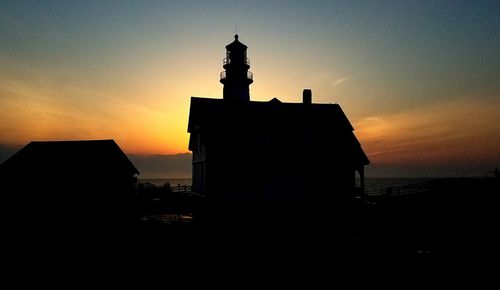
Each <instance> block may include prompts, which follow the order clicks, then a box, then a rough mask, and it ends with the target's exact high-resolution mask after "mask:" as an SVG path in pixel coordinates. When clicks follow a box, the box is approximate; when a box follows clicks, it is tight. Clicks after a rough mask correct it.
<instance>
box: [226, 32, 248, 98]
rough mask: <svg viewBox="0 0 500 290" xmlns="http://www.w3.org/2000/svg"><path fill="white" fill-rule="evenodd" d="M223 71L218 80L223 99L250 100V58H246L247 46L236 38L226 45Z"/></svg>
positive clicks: (236, 36)
mask: <svg viewBox="0 0 500 290" xmlns="http://www.w3.org/2000/svg"><path fill="white" fill-rule="evenodd" d="M223 67H224V71H223V72H221V74H220V82H221V83H222V84H223V85H224V90H223V99H224V100H231V101H246V102H248V101H250V88H249V86H250V84H251V83H253V74H252V72H250V71H249V69H250V60H249V59H248V58H247V46H246V45H244V44H243V43H241V42H240V41H239V40H238V34H236V35H235V36H234V41H233V42H232V43H230V44H228V45H226V58H224V61H223Z"/></svg>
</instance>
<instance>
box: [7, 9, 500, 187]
mask: <svg viewBox="0 0 500 290" xmlns="http://www.w3.org/2000/svg"><path fill="white" fill-rule="evenodd" d="M236 28H237V31H238V34H239V36H240V38H239V40H240V41H241V42H243V43H245V44H246V45H247V46H248V57H249V58H250V61H251V71H252V72H253V73H254V83H253V84H252V85H251V87H250V94H251V99H252V100H256V101H267V100H270V99H272V98H274V97H277V98H279V99H280V100H281V101H284V102H301V94H302V90H303V89H304V88H311V89H312V91H313V102H315V103H338V104H340V105H341V107H342V109H343V110H344V112H345V113H346V115H347V116H348V118H349V120H350V121H351V123H352V124H353V127H354V128H355V134H356V136H357V138H358V139H359V140H360V142H361V144H362V146H363V149H364V150H365V152H366V153H367V155H368V157H369V158H370V160H371V162H372V164H371V165H370V166H368V168H367V175H368V176H482V175H486V174H487V173H488V171H491V170H493V168H495V167H500V2H499V1H278V0H276V1H92V0H87V1H22V0H18V1H8V0H2V1H1V2H0V162H1V161H2V159H1V158H3V159H5V158H6V157H8V156H9V154H11V152H15V150H17V149H18V148H19V147H21V146H24V145H25V144H27V143H28V142H29V141H31V140H71V139H115V140H116V142H117V143H118V144H119V145H120V146H121V147H122V149H123V150H124V151H125V152H126V153H127V154H129V155H130V156H132V159H133V160H138V162H139V163H141V164H144V166H143V168H144V169H145V173H144V175H143V176H146V177H147V176H155V177H156V176H159V175H162V174H163V173H162V172H160V171H156V172H155V169H154V168H160V167H161V168H169V165H171V167H172V168H174V169H172V168H170V169H168V170H167V173H165V174H169V175H177V176H175V177H186V176H187V175H189V174H190V172H189V171H188V170H186V169H185V168H188V167H189V166H187V167H186V166H185V165H182V166H179V168H181V167H182V168H183V169H179V171H177V172H176V171H175V168H177V165H176V164H179V161H178V160H180V159H182V160H187V161H186V162H189V155H187V154H185V153H186V152H188V149H187V143H188V139H189V135H188V133H187V132H186V129H187V120H188V113H189V101H190V100H189V98H190V96H206V97H215V98H221V97H222V84H220V83H219V73H220V72H221V71H222V70H223V68H222V60H223V58H224V57H225V45H227V44H228V43H230V42H232V41H233V36H234V34H235V31H236ZM2 148H3V149H2ZM5 148H7V149H5ZM2 150H3V151H2ZM2 156H3V157H2ZM179 156H182V158H180V157H179ZM179 158H180V159H179ZM148 160H150V161H151V162H150V163H148ZM169 160H170V161H172V160H173V161H172V162H171V163H169V162H170V161H169ZM146 164H149V165H146ZM152 164H162V166H160V165H158V166H152ZM187 164H188V163H187ZM139 170H141V168H139Z"/></svg>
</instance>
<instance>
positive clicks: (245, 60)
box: [222, 57, 250, 65]
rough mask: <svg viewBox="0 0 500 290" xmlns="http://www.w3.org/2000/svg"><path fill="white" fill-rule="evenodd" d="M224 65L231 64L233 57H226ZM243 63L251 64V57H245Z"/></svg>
mask: <svg viewBox="0 0 500 290" xmlns="http://www.w3.org/2000/svg"><path fill="white" fill-rule="evenodd" d="M222 63H223V65H226V64H230V63H231V59H230V58H227V57H226V58H225V59H224V60H223V61H222ZM243 64H246V65H250V59H249V58H247V57H245V58H244V59H243Z"/></svg>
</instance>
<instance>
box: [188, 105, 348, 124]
mask: <svg viewBox="0 0 500 290" xmlns="http://www.w3.org/2000/svg"><path fill="white" fill-rule="evenodd" d="M231 120H240V121H242V120H246V121H247V122H253V123H262V122H264V123H265V124H271V123H275V122H280V123H283V122H285V123H284V125H285V126H293V125H296V124H297V123H309V124H313V123H314V124H318V125H321V126H326V127H329V128H334V129H343V130H349V131H353V130H354V128H353V127H352V126H351V123H350V122H349V120H348V119H347V117H346V115H345V114H344V112H343V111H342V109H341V108H340V106H339V105H338V104H303V103H282V102H281V101H279V100H278V99H276V98H273V99H272V100H271V101H269V102H256V101H250V102H238V101H230V100H223V99H211V98H199V97H191V108H190V112H189V123H188V132H189V133H192V131H193V126H194V125H195V124H196V125H201V124H203V125H204V126H210V125H212V124H214V123H220V121H223V122H228V121H231Z"/></svg>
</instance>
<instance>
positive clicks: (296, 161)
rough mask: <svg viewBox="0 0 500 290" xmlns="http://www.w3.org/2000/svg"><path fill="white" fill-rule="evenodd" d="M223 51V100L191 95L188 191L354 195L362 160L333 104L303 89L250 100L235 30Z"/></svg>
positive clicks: (317, 197) (254, 196)
mask: <svg viewBox="0 0 500 290" xmlns="http://www.w3.org/2000/svg"><path fill="white" fill-rule="evenodd" d="M226 49H227V57H226V58H225V59H224V68H225V71H224V72H222V73H221V80H220V81H221V83H222V84H223V85H224V93H223V99H209V98H197V97H192V98H191V107H190V115H189V124H188V132H189V133H190V140H189V150H190V151H192V152H193V191H195V192H197V193H201V194H205V195H207V197H209V198H213V199H222V200H232V199H235V200H261V199H265V200H304V199H305V200H314V201H320V202H321V201H323V200H331V199H338V198H342V197H346V196H349V195H352V194H354V193H355V192H356V191H359V192H362V191H363V188H364V181H363V180H364V166H365V165H368V164H369V163H370V162H369V160H368V158H367V157H366V155H365V153H364V152H363V150H362V149H361V146H360V143H359V142H358V140H357V139H356V137H355V135H354V133H353V127H352V126H351V124H350V123H349V120H348V119H347V117H346V116H345V114H344V112H343V111H342V109H341V108H340V106H339V105H338V104H314V103H312V94H311V91H310V90H304V94H303V102H302V103H283V102H281V101H279V100H278V99H276V98H274V99H272V100H271V101H269V102H256V101H250V97H249V85H250V84H251V83H252V82H253V75H252V74H251V73H250V72H249V71H248V69H249V68H250V65H249V60H248V58H247V56H246V50H247V47H246V46H245V45H244V44H242V43H240V42H239V41H238V35H236V36H235V40H234V42H233V43H231V44H229V45H227V46H226ZM356 175H358V178H359V180H358V181H356ZM356 184H357V186H356ZM356 187H357V188H356Z"/></svg>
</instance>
